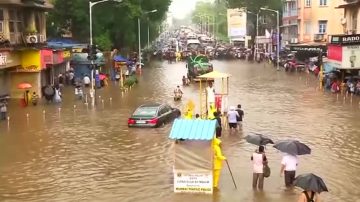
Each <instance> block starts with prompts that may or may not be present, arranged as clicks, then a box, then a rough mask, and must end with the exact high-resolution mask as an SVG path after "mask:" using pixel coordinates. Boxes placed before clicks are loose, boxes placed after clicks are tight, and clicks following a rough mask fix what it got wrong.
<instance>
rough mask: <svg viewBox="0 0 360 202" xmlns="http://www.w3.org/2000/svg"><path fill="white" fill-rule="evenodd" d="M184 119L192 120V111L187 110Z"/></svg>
mask: <svg viewBox="0 0 360 202" xmlns="http://www.w3.org/2000/svg"><path fill="white" fill-rule="evenodd" d="M184 118H185V119H192V118H193V111H192V110H191V109H187V111H186V112H185V117H184Z"/></svg>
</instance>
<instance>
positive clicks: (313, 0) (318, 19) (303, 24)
mask: <svg viewBox="0 0 360 202" xmlns="http://www.w3.org/2000/svg"><path fill="white" fill-rule="evenodd" d="M342 2H343V0H284V4H283V19H282V21H283V26H282V42H283V44H282V45H283V46H284V45H287V44H296V43H314V42H316V43H323V44H326V42H327V38H328V35H332V34H341V33H343V26H342V25H341V18H342V17H343V13H344V12H343V11H342V10H341V9H336V7H337V6H339V5H340V4H341V3H342Z"/></svg>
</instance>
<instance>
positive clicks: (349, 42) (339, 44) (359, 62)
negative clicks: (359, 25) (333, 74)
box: [328, 34, 360, 73]
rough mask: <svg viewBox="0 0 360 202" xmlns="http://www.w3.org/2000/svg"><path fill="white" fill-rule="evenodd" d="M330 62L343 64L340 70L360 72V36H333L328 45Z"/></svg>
mask: <svg viewBox="0 0 360 202" xmlns="http://www.w3.org/2000/svg"><path fill="white" fill-rule="evenodd" d="M328 50H329V53H328V58H329V60H331V61H333V62H336V63H339V64H341V65H340V67H338V69H343V70H348V71H352V72H356V71H357V73H359V72H358V70H360V34H355V35H333V36H331V40H330V43H329V45H328Z"/></svg>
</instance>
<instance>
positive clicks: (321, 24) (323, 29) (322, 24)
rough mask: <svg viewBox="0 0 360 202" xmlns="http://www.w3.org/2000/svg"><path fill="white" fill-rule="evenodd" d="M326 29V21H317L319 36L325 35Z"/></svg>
mask: <svg viewBox="0 0 360 202" xmlns="http://www.w3.org/2000/svg"><path fill="white" fill-rule="evenodd" d="M326 27H327V21H326V20H320V21H319V34H325V33H326Z"/></svg>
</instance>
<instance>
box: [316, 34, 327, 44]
mask: <svg viewBox="0 0 360 202" xmlns="http://www.w3.org/2000/svg"><path fill="white" fill-rule="evenodd" d="M325 41H326V34H314V42H325Z"/></svg>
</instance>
